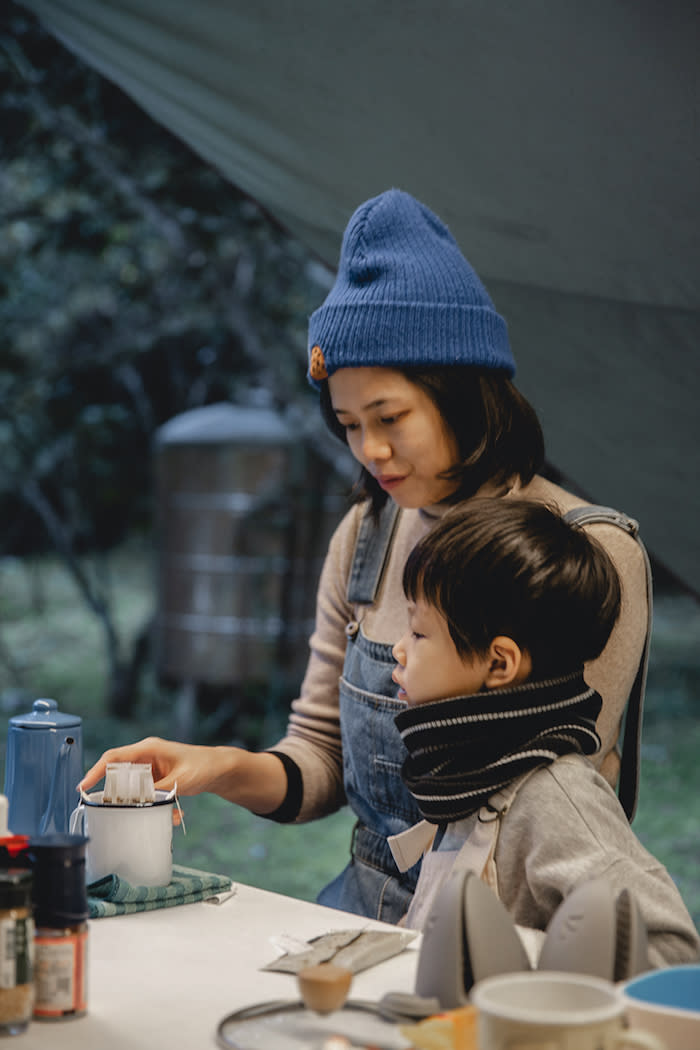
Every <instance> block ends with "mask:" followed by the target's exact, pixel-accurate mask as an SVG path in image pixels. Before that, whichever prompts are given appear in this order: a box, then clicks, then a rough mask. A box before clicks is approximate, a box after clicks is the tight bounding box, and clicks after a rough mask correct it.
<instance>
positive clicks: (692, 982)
mask: <svg viewBox="0 0 700 1050" xmlns="http://www.w3.org/2000/svg"><path fill="white" fill-rule="evenodd" d="M623 996H624V1000H625V1011H626V1013H627V1018H628V1020H629V1022H630V1024H633V1025H637V1026H638V1027H640V1028H645V1029H647V1030H648V1031H649V1032H655V1033H657V1034H658V1035H660V1036H661V1038H662V1039H665V1040H666V1043H667V1045H668V1047H669V1050H698V1048H699V1047H700V964H689V965H687V966H669V967H668V968H667V969H665V970H652V971H651V972H650V973H643V974H641V975H640V976H639V977H634V978H633V979H632V980H631V981H627V983H626V984H625V985H624V987H623Z"/></svg>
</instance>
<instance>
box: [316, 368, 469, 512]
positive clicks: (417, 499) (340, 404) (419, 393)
mask: <svg viewBox="0 0 700 1050" xmlns="http://www.w3.org/2000/svg"><path fill="white" fill-rule="evenodd" d="M328 387H329V390H330V395H331V403H332V405H333V411H334V412H335V414H336V418H337V420H338V422H339V423H340V425H341V426H342V427H344V428H345V436H346V439H347V442H348V447H349V449H350V451H351V452H352V454H353V456H354V457H355V459H356V460H357V461H358V462H359V463H361V464H362V466H363V467H365V469H366V470H368V471H369V473H370V474H371V475H372V476H373V477H374V478H376V479H377V481H378V483H379V485H380V486H381V488H383V489H384V491H385V492H388V493H389V494H390V495H391V498H392V499H393V500H394V501H395V502H396V503H398V505H399V506H400V507H407V508H411V507H427V506H430V504H432V503H439V502H441V501H442V500H444V499H446V498H447V497H448V496H449V495H450V493H451V492H452V491H453V490H454V487H455V483H454V482H453V481H445V479H444V478H441V477H440V476H439V475H440V474H441V473H442V472H443V471H446V470H448V469H449V468H450V467H452V466H454V464H455V462H456V460H457V458H458V451H457V442H456V441H455V439H454V437H453V436H452V434H451V431H449V430H448V428H447V425H446V424H445V422H444V420H443V418H442V416H441V414H440V412H439V410H438V408H437V405H436V404H435V403H434V402H433V401H432V400H431V398H430V397H429V396H428V395H427V394H426V392H425V391H424V390H423V389H422V388H421V387H419V386H417V385H416V384H415V383H412V382H411V381H410V380H409V379H407V378H406V376H404V375H403V374H402V373H401V372H397V371H395V370H394V369H392V368H375V367H372V368H339V369H338V371H337V372H334V373H333V375H332V376H331V377H330V379H329V380H328Z"/></svg>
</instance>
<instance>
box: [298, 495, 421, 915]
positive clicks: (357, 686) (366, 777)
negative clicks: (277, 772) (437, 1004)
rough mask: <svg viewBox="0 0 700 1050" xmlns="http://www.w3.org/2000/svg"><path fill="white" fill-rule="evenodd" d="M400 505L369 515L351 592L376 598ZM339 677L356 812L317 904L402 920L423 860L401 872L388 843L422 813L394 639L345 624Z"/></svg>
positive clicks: (362, 598) (355, 599)
mask: <svg viewBox="0 0 700 1050" xmlns="http://www.w3.org/2000/svg"><path fill="white" fill-rule="evenodd" d="M398 514H399V508H398V507H397V506H396V504H395V503H393V502H392V501H389V503H388V504H387V505H386V506H385V507H384V508H383V510H382V513H381V517H380V520H379V523H378V524H375V522H374V520H373V519H372V517H371V515H370V514H366V515H365V517H364V519H363V521H362V525H361V526H360V532H359V535H358V538H357V544H356V547H355V554H354V557H353V564H352V568H351V571H350V580H349V583H348V592H347V597H348V601H349V602H351V603H353V604H354V603H360V604H371V603H372V602H374V600H375V598H376V595H377V592H378V590H379V585H380V583H381V579H382V576H383V573H384V568H385V565H386V561H387V558H388V554H389V551H390V549H391V541H392V537H393V533H394V528H395V526H396V521H397V519H398ZM346 634H347V636H348V644H347V650H346V654H345V664H344V667H343V674H342V677H341V680H340V732H341V739H342V742H343V776H344V784H345V792H346V795H347V800H348V804H349V805H350V807H351V808H352V810H353V811H354V813H355V814H356V816H357V823H356V825H355V829H354V832H353V839H352V847H351V854H352V859H351V861H350V863H349V864H348V866H347V867H346V868H345V870H344V871H343V872H341V874H340V875H338V877H337V878H336V879H334V880H333V882H331V883H330V884H329V885H328V886H326V887H325V889H323V890H322V891H321V893H320V895H319V897H318V901H319V903H320V904H325V905H328V906H329V907H333V908H342V909H343V910H344V911H349V912H354V913H356V914H358V915H367V916H369V917H371V918H376V919H383V920H384V921H385V922H393V923H395V922H398V920H399V919H400V918H401V917H402V916H403V915H405V913H406V911H407V910H408V907H409V905H410V903H411V899H412V896H413V890H414V888H415V885H416V882H417V879H418V874H419V871H420V865H419V864H416V865H415V866H414V867H413V868H411V869H410V871H407V872H404V873H401V872H400V871H399V869H398V868H397V866H396V863H395V861H394V858H393V856H392V853H391V849H390V848H389V844H388V843H387V836H388V835H396V834H398V833H400V832H401V831H404V830H405V829H406V828H408V827H410V826H411V825H412V824H415V823H416V822H417V821H419V820H420V819H421V815H420V813H419V811H418V807H417V806H416V803H415V801H414V799H413V797H412V795H411V794H410V792H409V791H408V790H407V789H406V788H405V787H404V784H403V781H402V780H401V775H400V772H401V765H402V763H403V761H404V759H405V757H406V750H405V748H404V745H403V741H402V740H401V737H400V735H399V731H398V729H397V728H396V726H395V725H394V716H395V715H396V714H397V713H398V712H399V711H401V710H402V709H404V708H405V704H404V703H403V702H402V701H399V700H397V699H396V692H397V687H396V685H395V683H394V682H392V680H391V673H392V671H393V669H394V667H395V666H396V662H395V660H394V659H393V658H392V655H391V650H392V646H391V645H383V644H381V643H379V642H373V641H370V640H369V639H368V638H366V637H365V635H364V634H363V633H362V631H361V629H360V626H359V624H358V623H357V621H354V620H353V621H351V623H349V624H348V626H347V628H346Z"/></svg>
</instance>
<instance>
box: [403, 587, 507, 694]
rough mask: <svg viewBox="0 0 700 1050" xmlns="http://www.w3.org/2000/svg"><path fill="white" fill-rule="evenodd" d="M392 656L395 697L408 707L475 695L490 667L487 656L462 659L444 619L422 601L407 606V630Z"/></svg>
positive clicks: (432, 607) (484, 680) (420, 599)
mask: <svg viewBox="0 0 700 1050" xmlns="http://www.w3.org/2000/svg"><path fill="white" fill-rule="evenodd" d="M392 655H393V657H394V659H395V660H396V662H397V664H398V667H396V668H394V672H393V674H392V678H393V680H394V681H395V682H396V684H397V685H398V686H399V692H398V697H399V699H400V700H405V701H406V702H407V703H408V704H409V705H410V706H411V707H413V706H415V705H416V704H426V703H428V702H429V701H431V700H442V699H449V698H450V697H455V696H471V694H472V693H478V692H479V690H480V689H482V688H483V686H484V683H485V682H486V678H487V675H488V672H489V666H490V659H489V657H488V656H473V657H463V656H461V655H460V654H459V653H458V652H457V649H456V647H455V643H454V642H453V641H452V638H451V636H450V631H449V628H448V626H447V620H446V619H445V617H444V616H442V615H441V614H440V613H439V612H438V611H437V609H435V608H434V606H432V605H428V603H427V602H425V601H424V600H423V599H422V598H419V599H418V600H417V601H416V602H409V603H408V630H407V631H406V633H405V634H404V636H403V638H401V639H400V640H399V641H398V642H397V643H396V645H395V646H394V648H393V650H392Z"/></svg>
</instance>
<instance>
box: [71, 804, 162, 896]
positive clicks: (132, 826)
mask: <svg viewBox="0 0 700 1050" xmlns="http://www.w3.org/2000/svg"><path fill="white" fill-rule="evenodd" d="M102 794H103V793H102V792H101V791H94V792H92V794H90V795H83V796H82V800H81V802H80V805H79V806H78V807H77V809H75V810H73V813H72V814H71V822H70V826H71V831H72V832H73V833H74V834H75V833H78V834H80V833H82V834H85V835H87V837H88V844H87V848H86V853H85V866H86V878H87V882H88V884H89V883H91V882H95V881H96V880H97V879H101V878H103V877H104V876H105V875H119V876H121V878H123V879H126V881H127V882H130V883H131V884H132V886H167V885H168V883H169V882H170V879H171V877H172V871H173V854H172V849H173V806H174V805H175V798H174V795H173V794H171V793H168V792H165V791H156V800H155V802H151V803H147V804H145V805H115V804H111V803H110V804H107V805H105V804H104V803H103V801H102Z"/></svg>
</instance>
